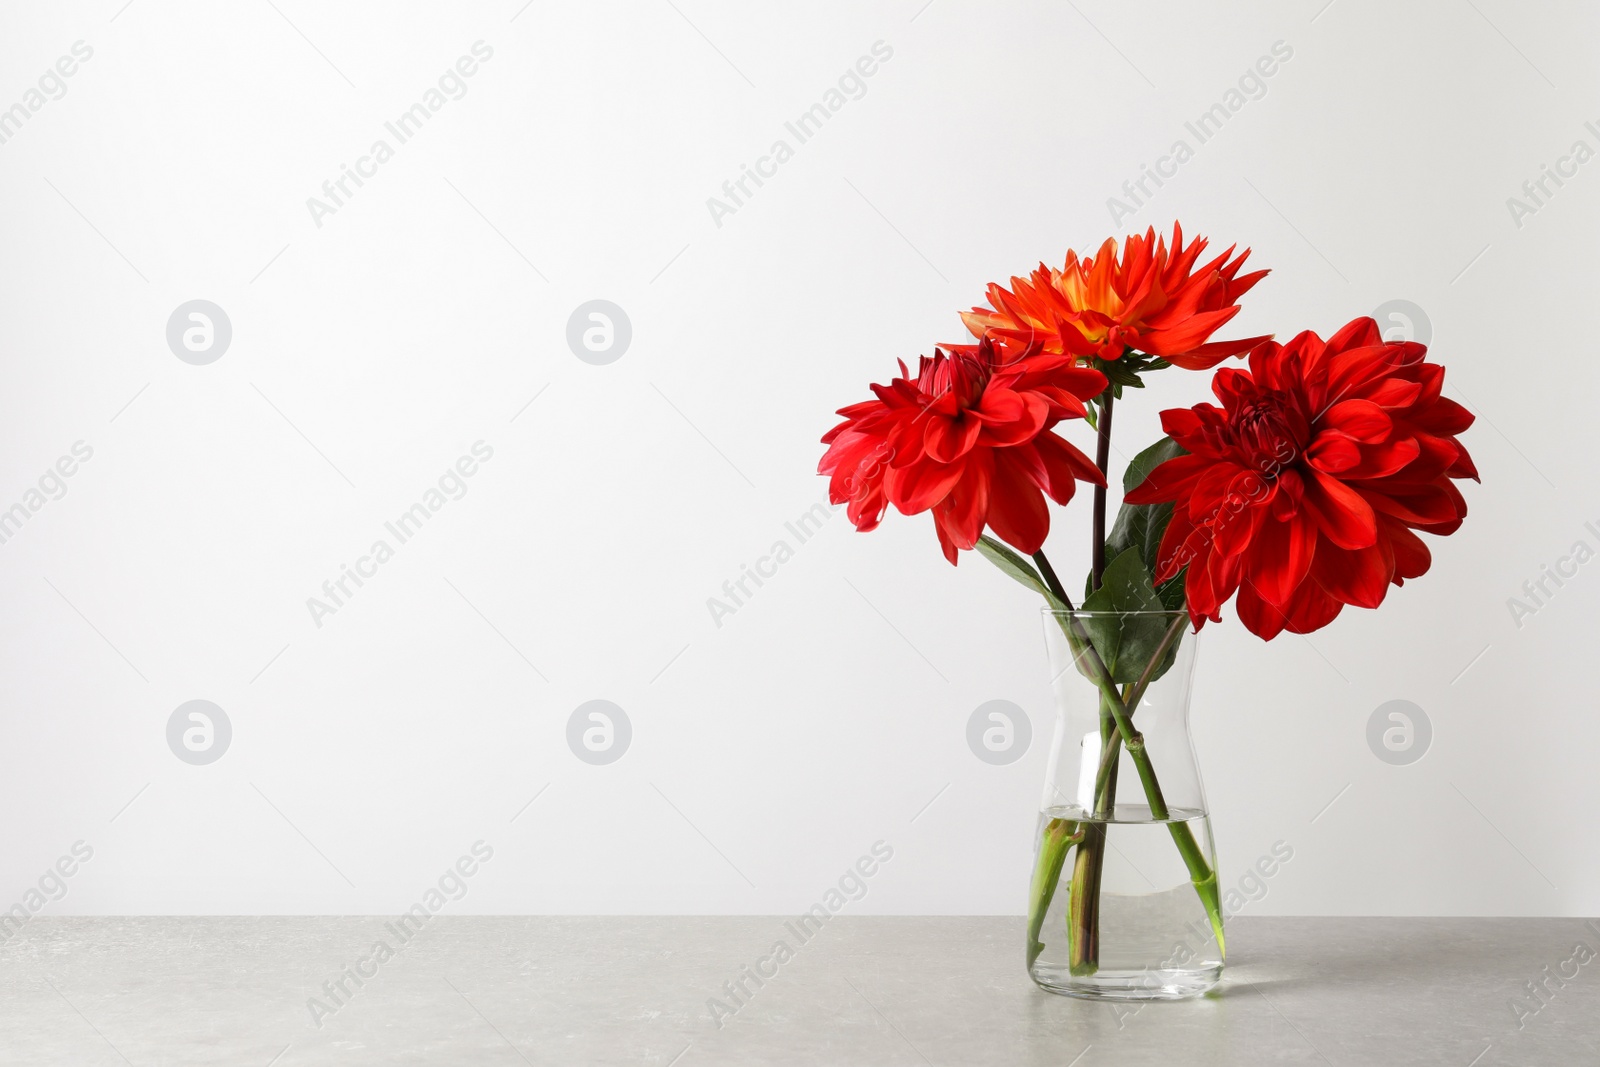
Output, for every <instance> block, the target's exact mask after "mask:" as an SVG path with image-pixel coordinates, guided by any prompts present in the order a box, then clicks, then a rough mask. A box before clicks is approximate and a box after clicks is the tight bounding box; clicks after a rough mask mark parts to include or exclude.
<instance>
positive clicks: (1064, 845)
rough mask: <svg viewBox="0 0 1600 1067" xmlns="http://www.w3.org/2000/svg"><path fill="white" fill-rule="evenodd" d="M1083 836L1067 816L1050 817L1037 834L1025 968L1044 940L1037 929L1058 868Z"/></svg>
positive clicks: (1053, 890)
mask: <svg viewBox="0 0 1600 1067" xmlns="http://www.w3.org/2000/svg"><path fill="white" fill-rule="evenodd" d="M1082 840H1083V831H1082V830H1080V829H1079V828H1078V824H1077V823H1075V822H1073V821H1071V820H1070V819H1051V820H1050V821H1049V822H1048V823H1046V824H1045V827H1044V831H1043V833H1042V834H1041V835H1040V838H1039V855H1038V858H1037V859H1036V860H1035V861H1034V866H1033V886H1032V888H1031V891H1030V892H1029V893H1028V969H1029V970H1030V971H1031V970H1032V969H1033V965H1034V962H1035V961H1037V960H1038V958H1039V953H1041V952H1043V951H1044V942H1042V941H1040V940H1039V932H1040V931H1041V930H1042V929H1044V914H1045V912H1046V911H1048V910H1049V909H1050V901H1051V899H1052V898H1053V897H1054V896H1055V893H1056V885H1057V884H1058V883H1059V882H1060V881H1061V868H1062V866H1063V865H1064V864H1065V863H1066V859H1067V852H1068V850H1070V849H1071V848H1072V846H1073V845H1075V844H1077V843H1078V842H1080V841H1082Z"/></svg>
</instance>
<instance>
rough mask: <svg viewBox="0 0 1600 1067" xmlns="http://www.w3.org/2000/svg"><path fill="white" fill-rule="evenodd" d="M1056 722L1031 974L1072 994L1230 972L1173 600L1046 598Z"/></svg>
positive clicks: (1162, 988) (1191, 639)
mask: <svg viewBox="0 0 1600 1067" xmlns="http://www.w3.org/2000/svg"><path fill="white" fill-rule="evenodd" d="M1044 623H1045V634H1046V642H1047V644H1048V647H1049V652H1050V671H1051V679H1052V681H1051V687H1052V689H1053V691H1054V694H1055V702H1056V724H1055V736H1054V738H1053V740H1052V742H1051V748H1050V762H1049V767H1048V770H1047V772H1046V775H1045V783H1044V796H1043V799H1042V800H1041V803H1040V812H1039V825H1038V832H1037V835H1036V840H1037V848H1036V852H1035V859H1034V870H1033V878H1032V880H1031V883H1030V887H1029V899H1028V904H1029V912H1028V939H1027V963H1028V974H1029V976H1030V977H1032V979H1033V980H1034V982H1036V983H1037V984H1038V985H1039V986H1040V987H1041V988H1043V989H1045V990H1048V991H1049V992H1052V993H1060V994H1064V995H1066V996H1073V997H1084V998H1093V999H1116V1000H1172V999H1179V998H1182V997H1191V996H1196V995H1199V994H1201V993H1204V992H1205V991H1206V990H1208V989H1210V988H1212V987H1213V986H1215V985H1216V984H1217V982H1218V981H1219V980H1220V978H1221V975H1222V962H1223V953H1224V944H1225V942H1224V939H1223V931H1222V911H1221V905H1220V901H1219V898H1218V893H1217V876H1216V869H1217V864H1216V852H1215V848H1214V845H1213V843H1212V838H1211V823H1210V819H1209V818H1208V816H1207V808H1206V799H1205V791H1204V789H1203V788H1202V787H1201V783H1200V768H1199V765H1198V764H1197V762H1196V760H1195V754H1194V746H1193V744H1192V743H1191V740H1190V734H1189V691H1190V686H1191V682H1192V678H1193V673H1194V657H1195V646H1196V643H1197V640H1196V636H1195V635H1194V634H1192V633H1190V632H1189V625H1188V618H1187V615H1185V613H1183V612H1181V611H1178V612H1163V611H1150V612H1129V613H1111V612H1093V611H1059V610H1049V609H1047V610H1046V611H1045V612H1044Z"/></svg>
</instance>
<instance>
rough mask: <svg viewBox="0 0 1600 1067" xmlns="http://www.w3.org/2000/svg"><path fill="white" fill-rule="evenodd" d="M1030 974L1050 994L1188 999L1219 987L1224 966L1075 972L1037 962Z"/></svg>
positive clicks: (1097, 998)
mask: <svg viewBox="0 0 1600 1067" xmlns="http://www.w3.org/2000/svg"><path fill="white" fill-rule="evenodd" d="M1030 975H1031V977H1032V978H1033V981H1034V984H1035V985H1037V986H1038V987H1039V988H1040V989H1043V990H1044V991H1045V992H1046V993H1055V994H1057V995H1059V996H1063V997H1077V998H1078V999H1080V1000H1186V999H1188V998H1189V997H1198V996H1200V995H1201V994H1202V993H1205V992H1208V991H1209V990H1211V989H1214V988H1216V985H1217V983H1218V982H1220V981H1221V980H1222V967H1221V966H1220V965H1218V966H1215V967H1206V968H1203V969H1200V970H1149V969H1144V968H1140V969H1129V970H1117V969H1115V968H1101V969H1100V970H1098V971H1096V972H1095V973H1094V974H1090V975H1075V974H1073V973H1072V972H1071V971H1070V970H1068V969H1067V968H1066V967H1052V966H1048V965H1036V966H1035V967H1034V968H1033V969H1032V971H1031V972H1030Z"/></svg>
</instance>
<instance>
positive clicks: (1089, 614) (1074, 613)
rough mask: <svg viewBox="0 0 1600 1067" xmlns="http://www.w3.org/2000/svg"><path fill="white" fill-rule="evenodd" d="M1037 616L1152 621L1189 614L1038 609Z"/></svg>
mask: <svg viewBox="0 0 1600 1067" xmlns="http://www.w3.org/2000/svg"><path fill="white" fill-rule="evenodd" d="M1039 614H1041V615H1052V616H1070V617H1072V618H1075V619H1076V618H1110V617H1116V618H1120V619H1125V618H1130V617H1141V616H1142V617H1146V618H1152V619H1175V618H1177V617H1178V616H1180V615H1182V616H1185V617H1187V616H1188V614H1189V612H1188V611H1187V610H1185V609H1183V608H1179V609H1177V610H1175V611H1166V610H1163V611H1094V610H1090V609H1084V608H1050V607H1045V608H1040V609H1039Z"/></svg>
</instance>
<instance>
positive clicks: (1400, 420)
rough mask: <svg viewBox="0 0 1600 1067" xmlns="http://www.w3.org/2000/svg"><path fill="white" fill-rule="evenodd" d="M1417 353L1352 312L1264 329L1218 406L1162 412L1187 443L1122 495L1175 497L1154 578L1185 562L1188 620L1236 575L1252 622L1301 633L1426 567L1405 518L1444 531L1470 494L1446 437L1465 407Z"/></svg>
mask: <svg viewBox="0 0 1600 1067" xmlns="http://www.w3.org/2000/svg"><path fill="white" fill-rule="evenodd" d="M1426 354H1427V349H1426V347H1425V346H1423V345H1420V344H1417V343H1415V342H1409V341H1407V342H1385V341H1384V340H1383V338H1382V336H1381V335H1380V334H1379V332H1378V326H1377V323H1375V322H1373V321H1372V320H1371V319H1370V318H1362V319H1356V320H1355V321H1354V322H1352V323H1350V324H1349V325H1348V326H1346V327H1344V328H1343V329H1342V330H1340V331H1339V332H1338V333H1336V334H1334V335H1333V336H1332V337H1330V338H1328V340H1327V341H1326V342H1324V341H1323V340H1322V339H1321V338H1320V337H1318V336H1317V335H1316V334H1314V333H1311V332H1310V331H1307V332H1305V333H1302V334H1300V335H1299V336H1298V337H1296V338H1294V339H1293V340H1292V341H1290V342H1289V343H1288V344H1286V345H1280V344H1276V343H1273V342H1268V343H1266V344H1263V345H1261V346H1260V347H1258V348H1257V349H1255V351H1253V352H1251V353H1250V370H1249V372H1248V373H1247V372H1245V371H1242V370H1234V369H1232V368H1225V369H1223V370H1219V371H1218V372H1217V374H1216V377H1215V378H1214V379H1213V381H1212V386H1211V388H1212V392H1214V393H1215V394H1216V396H1217V399H1218V400H1220V401H1221V402H1222V406H1221V407H1220V408H1219V407H1217V406H1215V405H1213V404H1199V405H1196V406H1195V407H1193V408H1189V409H1184V408H1175V409H1171V410H1168V411H1163V412H1162V413H1161V425H1162V427H1163V428H1164V429H1165V430H1166V431H1167V433H1168V435H1170V436H1171V437H1172V439H1173V440H1174V441H1176V442H1177V443H1178V444H1179V445H1181V446H1182V447H1183V448H1185V449H1186V450H1187V451H1188V452H1189V455H1186V456H1179V457H1177V458H1175V459H1169V460H1167V461H1166V462H1165V463H1162V464H1161V465H1160V466H1158V467H1157V468H1156V469H1155V470H1153V471H1151V472H1150V475H1149V477H1147V478H1146V479H1145V480H1144V482H1143V483H1142V484H1140V485H1139V486H1137V487H1136V488H1135V489H1134V490H1133V492H1131V493H1129V494H1128V495H1127V500H1128V502H1129V503H1130V504H1154V503H1158V502H1162V501H1168V500H1170V501H1174V502H1175V505H1176V506H1175V507H1174V509H1173V514H1172V521H1171V523H1170V525H1168V527H1167V531H1166V535H1165V536H1164V537H1163V538H1162V541H1161V549H1160V552H1159V554H1158V557H1157V575H1156V580H1157V581H1165V580H1167V579H1169V578H1171V577H1173V576H1174V575H1176V574H1177V573H1178V572H1179V571H1181V570H1182V569H1183V568H1184V567H1188V569H1189V570H1188V575H1187V577H1186V578H1185V582H1184V588H1185V593H1186V595H1187V598H1188V605H1189V616H1190V618H1191V619H1192V620H1193V621H1194V624H1195V626H1196V627H1197V628H1198V627H1199V626H1200V625H1201V624H1202V623H1203V622H1204V621H1205V620H1206V619H1212V620H1217V619H1220V618H1221V607H1222V605H1223V604H1224V603H1226V602H1227V600H1228V598H1229V597H1230V596H1232V595H1233V594H1234V592H1235V591H1236V590H1237V591H1238V593H1239V602H1238V611H1239V619H1240V621H1242V622H1243V623H1244V624H1245V626H1246V627H1248V628H1249V629H1250V631H1251V632H1252V633H1255V634H1256V635H1258V636H1260V637H1262V638H1265V639H1271V638H1273V637H1275V636H1277V635H1278V633H1279V632H1280V631H1282V630H1288V631H1290V632H1291V633H1302V634H1303V633H1310V632H1311V631H1313V630H1316V629H1318V628H1320V627H1322V626H1326V625H1327V624H1328V623H1330V622H1332V621H1333V619H1334V617H1335V616H1336V615H1338V614H1339V612H1340V611H1341V610H1342V609H1343V608H1344V606H1345V605H1346V604H1350V605H1353V606H1355V607H1361V608H1375V607H1377V606H1378V605H1379V604H1380V603H1382V601H1383V598H1384V595H1385V594H1386V593H1387V592H1388V588H1389V585H1390V583H1393V584H1395V585H1401V584H1403V582H1404V581H1405V579H1407V578H1415V577H1417V576H1419V575H1421V574H1423V573H1425V572H1426V571H1427V569H1428V565H1429V563H1430V562H1431V559H1432V557H1431V556H1430V555H1429V552H1428V548H1427V546H1426V545H1425V544H1423V543H1422V539H1421V538H1419V537H1418V536H1417V535H1416V534H1415V533H1413V532H1412V531H1413V530H1421V531H1423V532H1425V533H1433V534H1449V533H1453V532H1455V530H1456V528H1457V527H1459V526H1460V525H1461V520H1462V518H1463V517H1464V516H1465V515H1466V513H1467V504H1466V501H1465V500H1463V499H1462V497H1461V493H1460V492H1459V491H1458V490H1457V489H1456V487H1455V485H1454V484H1453V483H1452V481H1451V479H1453V478H1472V479H1476V478H1477V477H1478V472H1477V469H1476V468H1475V467H1473V465H1472V458H1471V457H1470V456H1468V455H1467V450H1466V448H1465V447H1463V446H1462V444H1461V443H1460V442H1459V441H1458V440H1456V435H1457V434H1460V433H1462V432H1463V431H1464V430H1466V428H1467V427H1468V426H1471V425H1472V421H1473V417H1472V415H1471V414H1470V413H1469V412H1468V411H1467V410H1466V409H1465V408H1463V407H1462V406H1461V405H1459V404H1457V403H1456V402H1455V401H1453V400H1448V399H1446V398H1444V397H1443V396H1441V395H1440V394H1439V390H1440V388H1441V386H1442V385H1443V383H1444V368H1443V367H1441V366H1438V365H1437V364H1434V363H1429V362H1427V361H1426V358H1425V357H1426Z"/></svg>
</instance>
